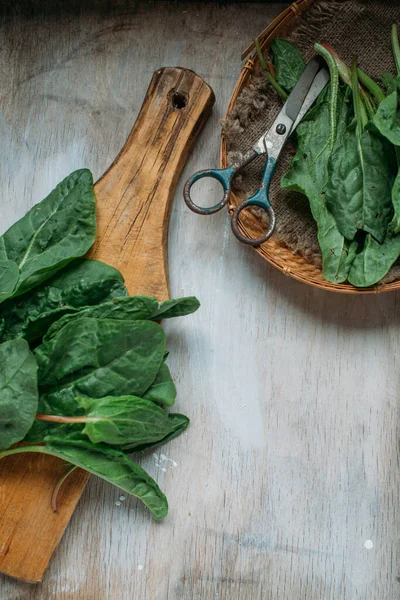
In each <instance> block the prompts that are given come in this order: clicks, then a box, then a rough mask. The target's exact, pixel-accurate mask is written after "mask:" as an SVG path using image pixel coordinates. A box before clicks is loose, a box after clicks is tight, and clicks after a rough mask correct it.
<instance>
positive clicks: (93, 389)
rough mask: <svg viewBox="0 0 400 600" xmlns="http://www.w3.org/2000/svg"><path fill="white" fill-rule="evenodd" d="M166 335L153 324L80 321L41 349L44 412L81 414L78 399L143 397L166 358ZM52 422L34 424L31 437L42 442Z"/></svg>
mask: <svg viewBox="0 0 400 600" xmlns="http://www.w3.org/2000/svg"><path fill="white" fill-rule="evenodd" d="M164 352H165V335H164V332H163V330H162V328H161V327H160V326H159V325H157V323H154V322H153V321H115V320H111V319H77V320H76V323H75V322H74V321H72V322H71V323H69V324H67V325H66V326H65V327H63V329H61V331H60V332H59V333H58V334H57V335H56V336H55V337H54V338H52V339H51V340H50V341H48V342H45V343H43V344H41V345H40V346H38V348H37V349H36V350H35V354H36V357H37V360H38V364H39V385H40V390H41V396H40V402H39V409H40V412H42V413H44V414H55V415H69V416H72V415H79V414H82V413H83V410H82V408H81V407H80V406H79V405H78V404H77V402H76V400H75V397H76V396H88V397H90V398H101V397H103V396H123V395H135V396H142V395H143V393H144V392H145V391H146V390H147V389H148V388H149V387H150V386H151V384H152V383H153V381H154V379H155V378H156V375H157V373H158V371H159V369H160V366H161V364H162V362H163V359H164ZM49 429H51V427H50V428H49V424H47V423H46V424H45V426H44V425H42V424H41V423H40V424H36V423H35V426H34V428H33V431H31V432H30V435H29V436H28V439H30V440H31V439H38V437H40V432H41V431H43V430H49Z"/></svg>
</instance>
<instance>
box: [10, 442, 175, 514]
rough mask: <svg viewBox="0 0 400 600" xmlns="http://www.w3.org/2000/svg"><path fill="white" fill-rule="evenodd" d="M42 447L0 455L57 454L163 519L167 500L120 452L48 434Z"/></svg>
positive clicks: (17, 449)
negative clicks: (129, 496)
mask: <svg viewBox="0 0 400 600" xmlns="http://www.w3.org/2000/svg"><path fill="white" fill-rule="evenodd" d="M45 442H46V445H45V446H23V447H20V448H14V449H11V450H8V451H5V452H2V453H1V454H0V459H1V458H2V457H4V456H9V455H12V454H17V453H23V452H39V453H41V454H49V455H51V456H57V457H58V458H61V459H62V460H65V461H67V462H69V463H71V464H73V465H76V466H77V467H80V468H81V469H85V471H89V473H92V474H93V475H97V476H98V477H101V478H102V479H104V480H105V481H108V482H109V483H111V484H113V485H116V486H117V487H119V488H121V489H122V490H124V491H125V492H127V493H128V494H131V495H132V496H136V497H137V498H139V499H140V500H141V501H142V502H143V503H144V504H145V506H147V508H148V509H149V510H150V511H151V512H152V514H153V515H154V517H155V518H156V519H163V518H164V517H166V516H167V513H168V502H167V499H166V497H165V496H164V494H163V493H162V491H161V490H160V488H159V487H158V485H157V483H156V482H155V481H154V480H153V479H152V478H151V477H150V475H148V473H146V471H144V470H143V469H142V468H141V467H139V466H138V465H136V464H135V463H134V462H133V461H132V460H131V459H130V458H129V457H128V456H126V455H125V454H124V453H123V452H120V451H118V450H114V449H113V448H110V447H109V446H106V445H105V444H92V443H91V442H88V441H86V442H85V441H84V440H79V439H74V437H73V436H72V438H71V439H68V437H60V438H58V437H56V436H48V437H47V438H46V439H45Z"/></svg>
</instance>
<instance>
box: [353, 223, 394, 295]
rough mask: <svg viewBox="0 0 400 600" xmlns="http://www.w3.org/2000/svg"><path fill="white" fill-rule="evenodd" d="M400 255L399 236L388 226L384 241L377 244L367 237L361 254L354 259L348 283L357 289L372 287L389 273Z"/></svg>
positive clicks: (370, 237)
mask: <svg viewBox="0 0 400 600" xmlns="http://www.w3.org/2000/svg"><path fill="white" fill-rule="evenodd" d="M399 255H400V236H399V235H397V234H396V233H394V231H393V229H392V225H389V227H388V231H387V235H386V238H385V241H384V242H383V243H382V244H379V243H378V242H377V241H376V240H375V239H374V238H373V237H372V235H369V234H368V235H367V236H366V239H365V244H364V247H363V249H362V251H361V252H359V253H358V254H357V256H356V258H355V259H354V262H353V264H352V266H351V269H350V273H349V282H350V283H351V284H352V285H355V286H357V287H367V286H369V285H374V284H375V283H377V282H378V281H380V280H381V279H382V277H384V276H385V275H386V273H387V272H388V271H389V269H390V267H391V266H392V264H393V263H394V262H395V261H396V260H397V259H398V257H399Z"/></svg>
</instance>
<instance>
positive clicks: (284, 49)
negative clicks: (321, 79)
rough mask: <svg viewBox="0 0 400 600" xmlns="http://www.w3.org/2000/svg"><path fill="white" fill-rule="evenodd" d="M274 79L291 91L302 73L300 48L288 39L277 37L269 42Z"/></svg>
mask: <svg viewBox="0 0 400 600" xmlns="http://www.w3.org/2000/svg"><path fill="white" fill-rule="evenodd" d="M271 51H272V54H273V60H274V65H275V71H276V77H275V79H276V81H277V83H278V84H279V85H280V86H282V87H283V88H284V89H285V90H287V91H288V92H291V91H292V89H293V88H294V86H295V85H296V83H297V82H298V80H299V77H300V75H301V74H302V73H303V71H304V68H305V63H304V59H303V56H302V54H301V52H300V50H299V49H298V48H297V46H295V45H294V44H292V42H289V41H288V40H285V39H282V38H277V39H275V40H272V42H271Z"/></svg>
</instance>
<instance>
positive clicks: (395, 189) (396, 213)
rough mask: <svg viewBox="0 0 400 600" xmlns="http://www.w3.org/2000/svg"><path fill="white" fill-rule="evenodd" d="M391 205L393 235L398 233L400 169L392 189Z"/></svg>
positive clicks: (399, 229)
mask: <svg viewBox="0 0 400 600" xmlns="http://www.w3.org/2000/svg"><path fill="white" fill-rule="evenodd" d="M392 204H393V208H394V216H393V219H392V223H391V226H392V230H393V232H394V233H400V169H399V171H398V173H397V177H396V179H395V180H394V183H393V187H392Z"/></svg>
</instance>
